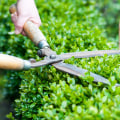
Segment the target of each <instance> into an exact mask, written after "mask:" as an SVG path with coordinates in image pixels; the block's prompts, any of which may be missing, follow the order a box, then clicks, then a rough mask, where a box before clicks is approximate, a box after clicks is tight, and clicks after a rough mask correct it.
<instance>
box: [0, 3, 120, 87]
mask: <svg viewBox="0 0 120 120" xmlns="http://www.w3.org/2000/svg"><path fill="white" fill-rule="evenodd" d="M16 11H17V9H16V5H15V4H14V5H12V6H11V7H10V13H11V14H13V13H14V12H16ZM24 31H25V33H26V35H27V36H28V37H29V38H30V39H31V40H32V42H33V43H34V44H35V45H36V46H38V47H39V48H40V50H38V55H39V56H40V57H44V59H43V60H41V61H38V62H36V61H34V62H33V61H32V62H31V61H29V60H23V59H20V58H17V57H13V56H10V55H3V54H0V68H1V69H9V70H28V69H30V68H35V67H40V66H44V65H52V66H54V67H55V68H56V69H58V70H60V71H63V72H66V73H68V74H71V75H74V76H77V77H80V76H85V73H86V72H87V71H88V70H86V69H82V68H79V67H76V66H74V65H71V64H67V63H64V60H66V59H69V58H71V57H75V58H88V57H95V56H104V54H107V55H114V54H120V50H98V51H85V52H73V53H62V54H60V55H57V54H56V52H55V51H53V50H51V49H50V46H49V44H48V43H47V40H46V38H45V36H44V35H43V33H42V32H41V31H40V30H39V28H38V27H37V26H35V25H34V23H32V22H31V21H27V22H26V23H25V24H24ZM90 76H92V77H93V78H94V82H101V83H104V84H108V85H109V84H110V82H109V80H108V79H106V78H104V77H102V76H100V75H98V74H95V73H92V72H90ZM115 86H120V84H115Z"/></svg>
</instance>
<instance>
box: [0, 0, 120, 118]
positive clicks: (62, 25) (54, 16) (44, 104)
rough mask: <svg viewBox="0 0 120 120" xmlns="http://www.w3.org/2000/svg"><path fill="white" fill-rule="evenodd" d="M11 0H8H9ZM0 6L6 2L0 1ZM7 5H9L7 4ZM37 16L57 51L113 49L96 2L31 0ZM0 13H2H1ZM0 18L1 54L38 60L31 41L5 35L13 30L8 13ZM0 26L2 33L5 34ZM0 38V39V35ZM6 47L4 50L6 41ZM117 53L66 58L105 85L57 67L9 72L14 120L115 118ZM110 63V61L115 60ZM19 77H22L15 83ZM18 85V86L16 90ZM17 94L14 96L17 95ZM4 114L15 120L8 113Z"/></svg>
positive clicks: (117, 98)
mask: <svg viewBox="0 0 120 120" xmlns="http://www.w3.org/2000/svg"><path fill="white" fill-rule="evenodd" d="M13 2H14V1H13V0H11V3H13ZM1 3H2V4H1V5H0V7H1V8H2V12H3V13H4V12H6V11H8V6H7V7H6V8H4V7H3V5H5V4H6V3H7V1H2V2H1ZM9 4H10V3H9ZM36 4H37V7H38V10H39V14H40V15H41V19H42V23H43V24H42V26H41V30H42V31H43V33H44V34H45V36H46V38H47V40H48V43H49V44H50V47H51V49H53V50H55V51H56V52H57V53H58V54H60V53H62V52H64V53H66V52H76V51H86V50H100V49H112V44H113V43H111V42H109V43H107V42H106V38H105V37H104V29H102V28H103V26H104V19H103V18H102V17H101V14H100V12H99V11H98V10H96V9H95V4H96V2H95V0H92V1H87V0H83V1H80V0H74V1H73V0H69V1H68V0H57V1H56V0H51V1H46V0H41V1H40V2H39V1H38V0H36ZM0 15H1V14H0ZM6 16H7V17H6V18H4V16H3V15H1V16H0V19H3V18H4V19H5V20H6V21H7V23H9V27H8V28H9V29H7V27H6V24H3V23H4V22H3V21H2V23H1V24H3V28H2V29H3V30H1V36H2V37H4V40H3V41H2V43H3V45H2V46H1V50H2V51H6V53H8V54H11V55H14V56H17V57H21V58H24V59H29V58H31V57H33V58H35V59H36V60H40V59H39V58H38V56H37V50H38V48H37V47H35V46H34V45H33V43H32V42H31V41H30V40H29V39H27V38H25V37H23V36H21V35H19V36H16V35H14V34H12V32H11V33H9V34H8V32H10V31H13V30H14V27H13V25H12V23H11V24H10V19H9V17H10V16H9V14H8V12H7V13H6ZM4 30H6V33H5V34H4ZM0 39H1V38H0ZM6 42H7V46H9V48H6V44H5V43H6ZM119 59H120V58H119V56H117V55H116V56H106V55H105V56H104V57H95V58H84V59H74V58H71V59H69V60H66V61H65V62H66V63H70V64H74V65H77V66H79V67H83V68H86V69H88V70H89V71H92V72H94V73H98V74H100V75H102V76H104V77H106V78H108V79H109V80H110V82H111V85H110V86H105V85H103V84H101V83H97V84H96V83H93V82H92V80H93V79H92V77H90V76H89V72H87V73H86V76H85V77H84V78H83V79H80V78H77V77H74V76H71V75H68V74H66V73H63V72H60V71H58V70H56V69H55V68H54V67H53V66H50V65H48V66H43V67H39V68H35V69H31V70H29V71H20V72H15V71H12V72H9V73H8V78H9V81H8V84H7V89H8V94H7V95H8V96H9V97H11V98H12V99H15V118H16V119H22V120H24V119H34V120H40V119H43V120H44V119H56V120H59V119H60V120H62V119H65V120H72V119H119V118H120V117H119V111H120V110H119V109H120V107H119V104H120V102H119V101H120V100H119V99H120V96H119V91H120V90H119V89H120V88H119V87H118V88H115V87H114V84H115V83H116V82H119V77H120V74H119V71H120V68H119ZM114 63H115V64H114ZM20 80H21V81H20ZM18 86H19V89H18ZM18 92H19V95H18ZM8 117H9V118H11V119H14V118H13V117H12V114H11V113H10V114H9V115H8Z"/></svg>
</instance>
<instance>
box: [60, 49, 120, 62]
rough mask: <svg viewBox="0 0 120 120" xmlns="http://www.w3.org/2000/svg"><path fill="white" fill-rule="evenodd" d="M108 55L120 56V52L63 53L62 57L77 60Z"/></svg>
mask: <svg viewBox="0 0 120 120" xmlns="http://www.w3.org/2000/svg"><path fill="white" fill-rule="evenodd" d="M104 54H107V55H114V54H120V50H98V51H83V52H73V53H63V54H61V55H60V57H61V58H62V59H63V60H64V59H68V58H71V57H73V56H74V57H75V58H88V57H95V56H104Z"/></svg>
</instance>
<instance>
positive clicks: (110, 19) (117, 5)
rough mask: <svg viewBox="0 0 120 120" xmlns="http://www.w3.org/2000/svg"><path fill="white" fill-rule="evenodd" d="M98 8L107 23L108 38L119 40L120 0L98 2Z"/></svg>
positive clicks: (99, 0)
mask: <svg viewBox="0 0 120 120" xmlns="http://www.w3.org/2000/svg"><path fill="white" fill-rule="evenodd" d="M97 1H98V4H97V8H99V9H100V11H101V12H102V13H103V17H104V18H105V21H106V26H105V28H106V31H107V34H108V37H113V38H115V39H118V26H119V21H120V16H119V13H120V0H104V1H102V2H101V0H97Z"/></svg>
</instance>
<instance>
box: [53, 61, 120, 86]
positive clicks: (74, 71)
mask: <svg viewBox="0 0 120 120" xmlns="http://www.w3.org/2000/svg"><path fill="white" fill-rule="evenodd" d="M52 65H53V66H54V67H55V68H56V69H58V70H60V71H63V72H66V73H68V74H71V75H74V76H77V77H80V76H81V75H82V76H85V73H86V72H87V71H88V70H85V69H81V68H78V67H76V66H74V65H71V64H66V63H63V62H59V63H54V64H52ZM90 76H92V77H93V78H94V82H101V83H104V84H108V85H110V82H109V80H108V79H106V78H104V77H102V76H100V75H97V74H95V73H92V72H90ZM115 86H120V84H116V85H115Z"/></svg>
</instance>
